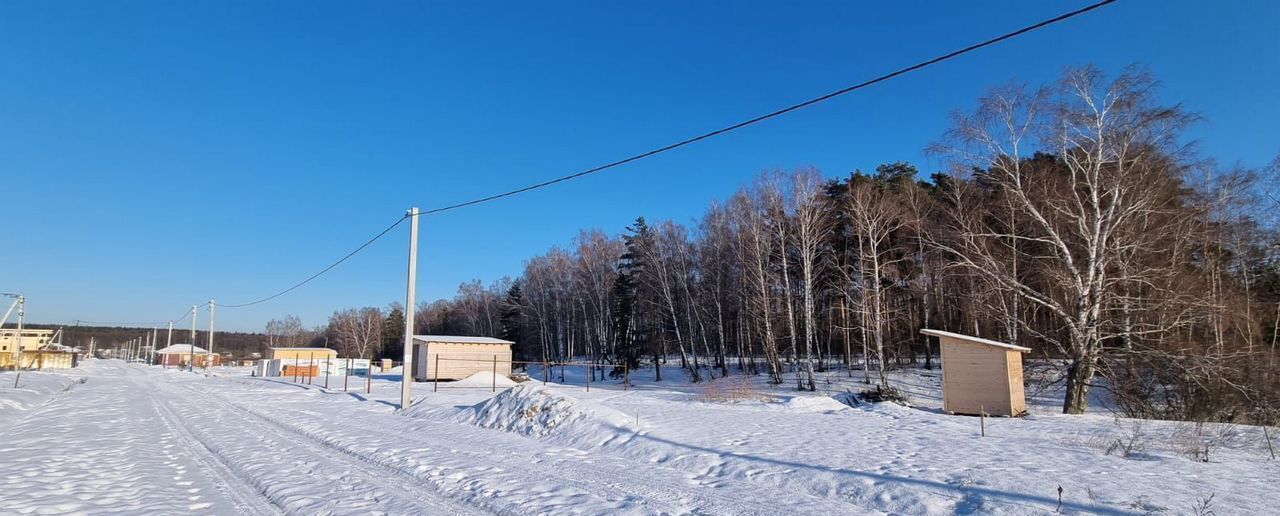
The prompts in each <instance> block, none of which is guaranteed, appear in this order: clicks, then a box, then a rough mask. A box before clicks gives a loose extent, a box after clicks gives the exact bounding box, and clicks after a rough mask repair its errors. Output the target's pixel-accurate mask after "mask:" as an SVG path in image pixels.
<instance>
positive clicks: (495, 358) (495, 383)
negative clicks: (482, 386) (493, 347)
mask: <svg viewBox="0 0 1280 516" xmlns="http://www.w3.org/2000/svg"><path fill="white" fill-rule="evenodd" d="M489 392H498V355H494V356H493V387H492V389H491V390H490V391H489Z"/></svg>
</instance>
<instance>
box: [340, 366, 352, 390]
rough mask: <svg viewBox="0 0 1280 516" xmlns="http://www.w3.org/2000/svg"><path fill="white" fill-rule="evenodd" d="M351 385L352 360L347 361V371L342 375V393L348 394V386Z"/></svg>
mask: <svg viewBox="0 0 1280 516" xmlns="http://www.w3.org/2000/svg"><path fill="white" fill-rule="evenodd" d="M349 383H351V359H350V358H348V359H347V370H346V371H343V375H342V392H347V384H349Z"/></svg>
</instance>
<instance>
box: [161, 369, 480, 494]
mask: <svg viewBox="0 0 1280 516" xmlns="http://www.w3.org/2000/svg"><path fill="white" fill-rule="evenodd" d="M182 387H183V389H184V390H185V391H187V392H188V393H190V394H194V395H196V396H197V397H199V398H201V399H203V400H205V401H209V402H212V403H213V404H214V405H220V406H222V407H223V410H212V411H206V412H207V413H209V414H214V417H215V418H218V417H220V416H221V415H223V414H225V415H229V416H232V417H235V418H237V419H239V420H240V421H242V422H245V423H248V424H247V425H219V427H218V428H220V429H225V428H237V429H239V430H240V431H241V432H245V433H249V434H251V435H248V436H247V437H246V438H244V439H242V440H241V441H239V442H245V441H248V442H255V441H264V440H265V441H267V445H268V447H271V448H278V449H279V450H281V451H282V452H284V453H286V454H287V455H285V457H287V459H291V460H292V461H293V462H294V463H297V464H302V465H304V466H306V469H307V470H308V471H305V472H303V473H306V475H303V476H308V477H309V476H311V475H309V473H311V472H312V471H316V470H323V471H329V472H344V474H343V476H342V478H341V479H340V481H342V482H344V483H347V484H349V485H352V486H354V485H357V484H360V485H362V487H364V488H365V489H364V490H365V492H364V493H363V495H364V499H365V500H366V501H371V502H373V503H377V504H378V505H380V506H381V505H382V502H383V501H384V500H385V499H397V500H399V501H400V503H398V504H395V505H394V508H393V509H392V510H391V511H389V512H392V513H416V514H477V513H478V512H477V511H476V510H475V508H473V507H468V506H465V505H461V504H458V503H456V502H454V501H453V500H450V499H448V498H444V496H446V495H444V494H443V493H438V492H435V491H428V490H425V489H423V488H422V486H421V485H419V484H417V483H415V482H412V481H408V480H413V481H416V480H417V479H416V478H406V477H407V475H405V474H404V472H402V471H399V470H394V469H392V468H385V467H384V468H382V471H378V470H375V469H373V468H371V467H370V464H369V463H368V462H367V461H362V460H343V459H348V458H352V457H357V458H358V456H355V455H354V454H352V453H349V452H346V451H345V450H338V449H335V448H333V447H332V446H327V445H324V443H320V444H321V445H322V448H323V449H327V450H333V451H339V452H343V453H341V454H337V455H334V454H326V453H324V452H323V449H322V450H316V449H314V448H313V447H308V446H305V445H299V443H297V439H295V438H294V436H290V435H286V434H285V433H284V432H282V430H281V429H280V428H277V427H278V426H279V425H278V424H275V423H272V424H269V425H263V424H260V423H262V422H264V421H266V420H265V419H262V418H260V417H255V416H256V415H255V414H252V413H248V414H246V412H247V411H245V410H244V409H241V408H240V407H238V406H235V405H234V404H231V403H229V402H227V401H225V400H222V399H221V398H220V397H218V396H215V395H211V394H208V393H205V392H203V391H200V390H199V389H195V388H191V387H189V386H186V385H182ZM267 422H268V423H271V422H269V421H267ZM285 430H287V428H285ZM272 436H274V439H272ZM195 437H196V439H197V440H198V441H200V442H202V443H205V444H208V443H209V441H211V440H212V439H210V438H209V436H207V435H206V436H204V437H201V436H199V435H196V436H195ZM215 447H216V446H215ZM222 451H225V450H222ZM214 453H219V452H218V451H214ZM300 455H306V456H308V457H310V460H305V461H304V460H301V458H300V457H299V456H300ZM277 464H278V463H277ZM280 465H281V466H283V464H280ZM321 466H322V467H321ZM246 469H247V468H246ZM349 471H350V472H355V473H356V474H355V475H351V474H349V473H346V472H349ZM388 473H390V475H388ZM301 481H303V479H302V478H297V477H294V485H278V486H277V487H278V489H276V492H275V493H274V494H268V495H267V496H269V497H271V498H277V499H278V498H289V497H294V498H308V497H311V495H310V494H307V493H296V492H294V489H293V488H294V487H295V486H296V483H297V482H301ZM370 489H372V490H373V491H374V492H372V493H371V492H369V490H370ZM347 490H352V491H353V490H355V488H348V489H347ZM333 493H335V490H334V489H332V488H331V489H330V490H329V491H327V492H326V494H333ZM400 493H403V494H408V495H410V496H404V495H403V494H400ZM370 498H372V499H371V500H370ZM282 501H284V502H287V500H274V501H273V503H275V504H277V505H279V504H280V502H282ZM295 501H296V500H295ZM303 501H305V500H303ZM335 502H336V501H335ZM299 503H300V502H299ZM285 505H286V506H287V505H290V504H288V503H286V504H285ZM343 509H347V510H349V511H352V512H354V513H361V514H366V513H369V512H376V510H378V509H383V507H378V508H377V509H375V508H374V507H327V508H325V509H323V510H320V509H318V508H316V507H300V508H296V509H294V508H290V507H286V509H285V510H286V511H287V512H301V513H307V514H310V513H315V512H324V513H332V512H334V511H335V510H336V511H337V512H343Z"/></svg>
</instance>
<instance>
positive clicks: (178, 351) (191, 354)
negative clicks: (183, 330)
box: [156, 344, 222, 367]
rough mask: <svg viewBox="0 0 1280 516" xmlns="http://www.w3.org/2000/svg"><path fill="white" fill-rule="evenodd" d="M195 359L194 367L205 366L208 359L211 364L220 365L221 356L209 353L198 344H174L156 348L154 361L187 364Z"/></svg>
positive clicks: (162, 363) (167, 363)
mask: <svg viewBox="0 0 1280 516" xmlns="http://www.w3.org/2000/svg"><path fill="white" fill-rule="evenodd" d="M193 359H194V360H195V367H205V366H207V365H208V364H209V363H210V361H212V363H213V365H215V366H216V365H221V364H222V357H220V356H218V355H215V354H213V353H210V352H209V351H207V350H205V349H204V348H202V347H200V346H192V345H190V344H174V345H172V346H169V347H166V348H161V349H157V350H156V363H157V364H159V365H162V366H166V367H167V366H187V365H189V364H191V361H192V360H193Z"/></svg>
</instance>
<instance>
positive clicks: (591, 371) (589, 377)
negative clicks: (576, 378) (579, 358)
mask: <svg viewBox="0 0 1280 516" xmlns="http://www.w3.org/2000/svg"><path fill="white" fill-rule="evenodd" d="M584 367H586V368H587V392H591V377H592V376H595V374H596V371H595V370H594V369H592V368H591V364H587V365H586V366H584Z"/></svg>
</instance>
